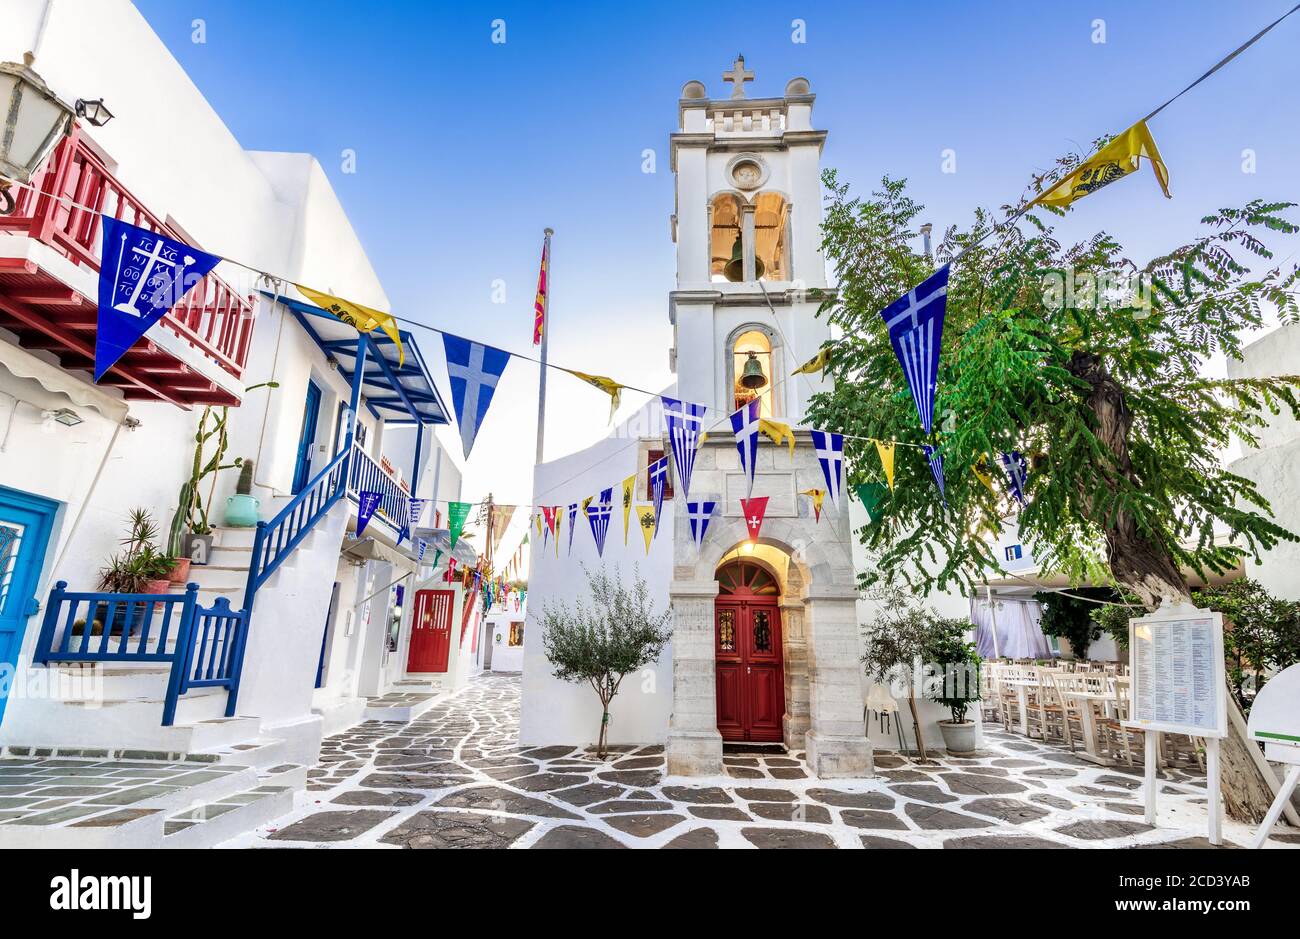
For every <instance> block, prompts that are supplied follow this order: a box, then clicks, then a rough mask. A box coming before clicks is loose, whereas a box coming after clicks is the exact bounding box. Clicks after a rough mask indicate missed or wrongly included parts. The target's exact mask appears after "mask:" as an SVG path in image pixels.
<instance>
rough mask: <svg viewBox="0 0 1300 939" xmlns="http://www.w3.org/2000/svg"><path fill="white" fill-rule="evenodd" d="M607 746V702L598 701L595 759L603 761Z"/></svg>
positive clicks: (603, 700)
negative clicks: (598, 725)
mask: <svg viewBox="0 0 1300 939" xmlns="http://www.w3.org/2000/svg"><path fill="white" fill-rule="evenodd" d="M608 745H609V702H608V701H606V700H605V699H604V698H601V699H600V737H599V738H597V740H596V757H597V759H601V760H603V759H604V758H605V749H606V747H607V746H608Z"/></svg>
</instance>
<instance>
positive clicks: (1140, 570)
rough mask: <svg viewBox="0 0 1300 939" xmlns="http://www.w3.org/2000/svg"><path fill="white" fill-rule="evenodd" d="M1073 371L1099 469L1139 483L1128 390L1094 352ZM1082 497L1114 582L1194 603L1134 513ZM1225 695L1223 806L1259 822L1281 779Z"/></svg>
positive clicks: (1149, 600)
mask: <svg viewBox="0 0 1300 939" xmlns="http://www.w3.org/2000/svg"><path fill="white" fill-rule="evenodd" d="M1069 370H1070V373H1071V374H1072V375H1074V376H1075V377H1077V378H1081V379H1083V380H1084V381H1086V382H1088V384H1089V385H1091V386H1092V391H1091V392H1090V393H1089V395H1088V397H1087V399H1086V404H1087V406H1088V408H1089V409H1090V410H1091V411H1092V413H1093V416H1094V417H1095V418H1096V428H1095V432H1096V434H1097V438H1098V439H1099V440H1100V441H1101V442H1102V443H1103V444H1104V445H1105V446H1106V448H1107V449H1109V450H1110V451H1111V453H1112V454H1113V455H1114V462H1113V465H1112V466H1110V467H1104V466H1103V467H1100V470H1101V472H1102V473H1103V475H1110V476H1112V477H1114V478H1116V481H1117V482H1118V480H1119V479H1120V478H1122V479H1124V480H1126V481H1127V482H1128V483H1130V484H1132V485H1135V486H1140V485H1141V480H1140V479H1138V478H1136V476H1135V475H1134V473H1133V461H1132V458H1131V457H1130V455H1129V449H1128V437H1129V431H1130V430H1131V429H1132V426H1133V415H1132V413H1131V412H1130V411H1129V410H1128V406H1127V404H1126V403H1125V400H1124V389H1123V388H1121V387H1120V386H1119V384H1118V383H1117V382H1116V381H1115V380H1114V379H1113V378H1112V377H1111V376H1110V374H1109V373H1108V372H1107V371H1106V368H1105V366H1104V365H1103V363H1102V360H1101V356H1099V355H1097V354H1095V353H1090V352H1075V353H1074V354H1073V355H1072V356H1071V358H1070V364H1069ZM1079 496H1080V499H1081V501H1082V503H1083V505H1084V509H1085V512H1086V513H1087V516H1088V517H1089V518H1090V519H1092V520H1093V522H1094V523H1096V524H1097V525H1098V526H1099V527H1100V528H1101V530H1102V532H1103V534H1104V536H1105V538H1106V556H1107V560H1108V562H1109V563H1110V570H1111V573H1112V575H1113V576H1114V577H1115V580H1116V581H1118V582H1119V583H1120V584H1122V585H1123V586H1124V587H1127V588H1128V589H1129V590H1131V591H1132V592H1133V593H1134V594H1136V595H1137V597H1138V599H1140V600H1141V601H1142V604H1143V605H1144V606H1145V607H1146V608H1147V610H1149V611H1154V610H1155V609H1156V608H1157V607H1158V606H1159V605H1160V603H1161V602H1162V601H1169V602H1171V603H1176V602H1188V603H1190V602H1191V599H1192V595H1191V591H1190V590H1188V588H1187V581H1186V580H1185V579H1184V578H1183V574H1182V571H1180V570H1179V569H1178V565H1177V564H1176V563H1175V562H1174V559H1173V557H1172V556H1171V555H1170V553H1169V551H1168V550H1167V549H1166V548H1165V547H1164V546H1163V545H1161V544H1158V543H1156V542H1154V541H1152V540H1151V539H1150V538H1148V537H1147V536H1146V535H1144V534H1143V533H1142V532H1141V531H1140V530H1139V529H1138V526H1137V520H1136V519H1135V518H1134V517H1133V515H1132V514H1131V513H1129V512H1126V511H1124V510H1122V509H1120V510H1117V511H1115V512H1114V514H1113V516H1112V517H1110V518H1103V517H1099V516H1101V514H1102V513H1101V512H1100V510H1098V509H1097V508H1096V507H1095V506H1094V505H1093V502H1092V498H1091V495H1090V494H1089V493H1087V492H1085V491H1083V488H1082V487H1080V490H1079ZM1224 693H1225V695H1226V696H1227V699H1228V736H1227V737H1225V738H1224V739H1223V740H1222V741H1221V742H1220V744H1219V757H1220V762H1221V763H1222V776H1223V804H1224V808H1225V809H1226V811H1227V813H1228V816H1229V817H1230V818H1234V819H1237V820H1238V821H1244V822H1251V823H1257V822H1259V821H1261V820H1263V818H1264V815H1265V813H1267V812H1268V808H1269V804H1270V803H1271V802H1272V801H1273V791H1274V789H1275V788H1276V785H1277V780H1276V779H1275V778H1269V779H1266V778H1265V777H1264V773H1263V772H1262V771H1261V768H1260V764H1259V761H1258V760H1256V758H1255V753H1254V752H1253V751H1254V750H1255V745H1254V744H1253V743H1252V742H1251V741H1250V740H1248V739H1247V738H1246V721H1245V718H1244V716H1243V715H1242V713H1241V708H1240V706H1239V705H1238V704H1237V698H1236V695H1235V694H1234V693H1233V691H1232V688H1231V687H1225V689H1224ZM1270 776H1271V772H1270Z"/></svg>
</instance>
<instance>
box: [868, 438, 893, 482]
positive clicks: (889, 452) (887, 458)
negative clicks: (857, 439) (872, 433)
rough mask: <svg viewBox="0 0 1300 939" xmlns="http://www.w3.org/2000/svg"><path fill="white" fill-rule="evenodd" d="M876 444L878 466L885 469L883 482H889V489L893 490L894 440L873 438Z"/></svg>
mask: <svg viewBox="0 0 1300 939" xmlns="http://www.w3.org/2000/svg"><path fill="white" fill-rule="evenodd" d="M872 443H874V444H875V445H876V453H878V454H880V468H881V469H883V470H884V471H885V482H887V483H889V491H890V492H893V491H894V441H892V440H873V441H872Z"/></svg>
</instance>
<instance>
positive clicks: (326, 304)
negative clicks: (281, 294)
mask: <svg viewBox="0 0 1300 939" xmlns="http://www.w3.org/2000/svg"><path fill="white" fill-rule="evenodd" d="M294 286H295V287H297V288H298V290H299V291H301V293H302V295H303V296H304V297H306V298H307V299H308V300H310V301H311V302H312V303H314V304H316V305H317V306H318V307H320V308H321V309H322V310H324V311H325V312H326V313H331V314H333V315H334V316H337V317H338V318H339V319H341V320H342V321H343V322H345V323H347V324H348V325H349V326H351V327H352V328H353V329H355V330H356V331H357V332H361V333H369V332H374V331H375V330H376V329H381V330H383V332H384V335H385V336H387V337H388V338H389V339H391V340H393V344H394V345H395V346H397V364H398V365H399V366H401V365H405V364H406V351H405V350H404V349H403V348H402V337H401V336H400V335H399V334H398V332H397V320H395V319H393V318H392V317H391V316H389V315H388V314H387V313H381V312H379V311H378V310H372V309H370V307H368V306H362V305H361V304H360V303H352V302H351V301H349V300H340V299H339V298H338V297H331V296H330V295H329V294H327V293H320V292H319V291H316V290H309V289H308V288H306V287H304V286H303V285H302V284H294Z"/></svg>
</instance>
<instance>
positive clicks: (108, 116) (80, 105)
mask: <svg viewBox="0 0 1300 939" xmlns="http://www.w3.org/2000/svg"><path fill="white" fill-rule="evenodd" d="M74 108H75V109H76V111H77V117H79V118H81V119H82V120H83V121H85V122H86V123H87V124H89V125H91V126H92V127H103V126H104V125H105V124H107V123H108V122H109V121H111V120H112V119H113V112H112V111H110V110H109V109H108V105H106V104H104V99H103V98H92V99H90V100H87V99H85V98H78V99H77V103H76V104H75V105H74Z"/></svg>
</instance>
